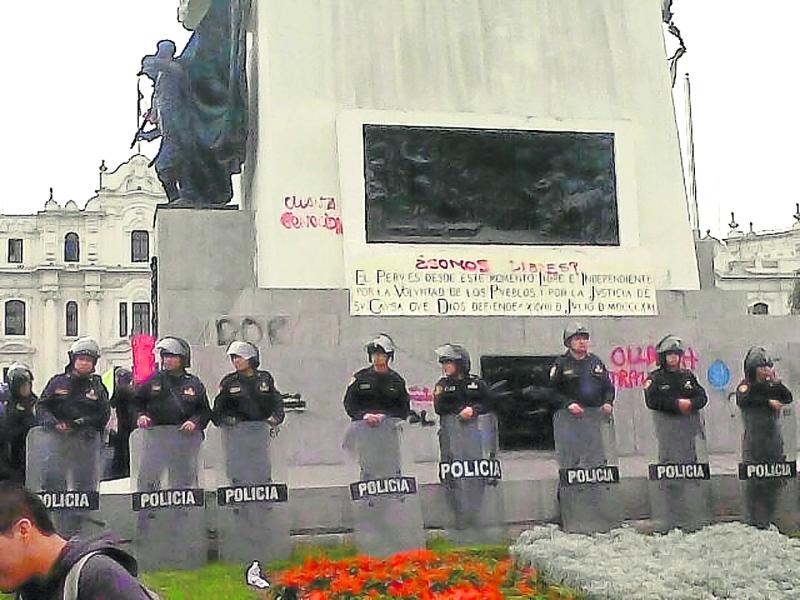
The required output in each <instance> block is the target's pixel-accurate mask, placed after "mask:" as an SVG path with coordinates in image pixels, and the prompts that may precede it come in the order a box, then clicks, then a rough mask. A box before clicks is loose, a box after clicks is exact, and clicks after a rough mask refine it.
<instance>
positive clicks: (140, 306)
mask: <svg viewBox="0 0 800 600" xmlns="http://www.w3.org/2000/svg"><path fill="white" fill-rule="evenodd" d="M132 312H133V327H132V328H131V333H132V334H133V335H136V334H139V333H144V334H149V333H150V303H149V302H134V303H133V311H132Z"/></svg>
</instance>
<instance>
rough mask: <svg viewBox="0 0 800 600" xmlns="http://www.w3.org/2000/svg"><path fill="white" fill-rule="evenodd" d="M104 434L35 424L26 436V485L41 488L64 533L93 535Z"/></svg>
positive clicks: (98, 527)
mask: <svg viewBox="0 0 800 600" xmlns="http://www.w3.org/2000/svg"><path fill="white" fill-rule="evenodd" d="M102 446H103V442H102V438H101V436H100V433H99V432H97V431H66V432H60V431H55V430H51V429H45V428H44V427H34V428H33V429H31V430H30V431H29V432H28V437H27V440H26V452H27V456H26V463H27V466H26V477H25V479H26V485H27V487H28V489H30V490H33V491H34V492H38V493H39V495H40V496H41V498H42V500H43V501H44V505H45V506H46V507H47V508H48V509H49V510H50V511H51V514H52V515H53V522H54V524H55V526H56V529H57V530H58V531H59V533H61V534H62V535H64V536H67V537H70V536H72V535H81V536H91V535H94V534H96V533H99V532H100V531H101V530H102V528H103V526H104V525H105V524H104V523H103V522H102V521H100V520H98V513H96V512H94V511H97V510H99V508H100V495H99V493H98V491H97V490H98V484H99V482H100V455H101V451H102Z"/></svg>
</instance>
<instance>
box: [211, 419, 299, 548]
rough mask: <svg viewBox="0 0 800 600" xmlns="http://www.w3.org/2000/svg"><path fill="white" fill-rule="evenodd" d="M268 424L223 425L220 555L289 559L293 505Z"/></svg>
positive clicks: (219, 492) (219, 520)
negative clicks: (290, 512) (290, 523)
mask: <svg viewBox="0 0 800 600" xmlns="http://www.w3.org/2000/svg"><path fill="white" fill-rule="evenodd" d="M273 431H274V430H273V428H272V427H270V425H269V424H268V423H265V422H244V423H239V424H237V425H233V426H230V425H224V426H222V427H220V437H221V440H220V441H221V444H222V468H221V473H220V475H221V483H222V485H221V486H220V487H219V488H218V489H217V506H218V507H219V511H218V515H219V517H218V540H219V558H220V560H221V561H223V562H230V563H241V564H244V563H246V562H247V561H250V562H252V561H253V560H259V561H261V562H268V561H270V560H275V559H284V558H288V556H289V554H290V553H291V544H290V542H289V522H290V519H289V506H288V504H287V500H288V489H287V486H286V483H284V482H285V481H286V477H285V475H286V473H285V469H284V468H283V466H284V465H285V464H286V463H285V461H284V460H282V458H280V457H279V456H277V454H278V453H277V452H275V449H276V448H275V445H274V444H272V443H271V442H272V440H273V439H274V438H273V436H274V435H275V434H274V433H273Z"/></svg>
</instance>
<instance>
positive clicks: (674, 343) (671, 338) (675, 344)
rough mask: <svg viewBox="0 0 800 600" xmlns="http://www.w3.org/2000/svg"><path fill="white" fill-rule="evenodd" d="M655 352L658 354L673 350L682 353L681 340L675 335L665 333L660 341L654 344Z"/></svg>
mask: <svg viewBox="0 0 800 600" xmlns="http://www.w3.org/2000/svg"><path fill="white" fill-rule="evenodd" d="M656 352H657V353H658V354H659V356H660V355H662V354H667V353H668V352H674V353H676V354H683V340H682V339H681V338H679V337H678V336H676V335H672V334H671V333H670V334H669V335H665V336H664V337H663V338H661V341H660V342H658V344H656Z"/></svg>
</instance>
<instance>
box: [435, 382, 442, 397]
mask: <svg viewBox="0 0 800 600" xmlns="http://www.w3.org/2000/svg"><path fill="white" fill-rule="evenodd" d="M443 391H444V388H443V387H442V384H441V383H437V384H436V385H435V386H434V388H433V395H434V396H440V395H441V393H442V392H443Z"/></svg>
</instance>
